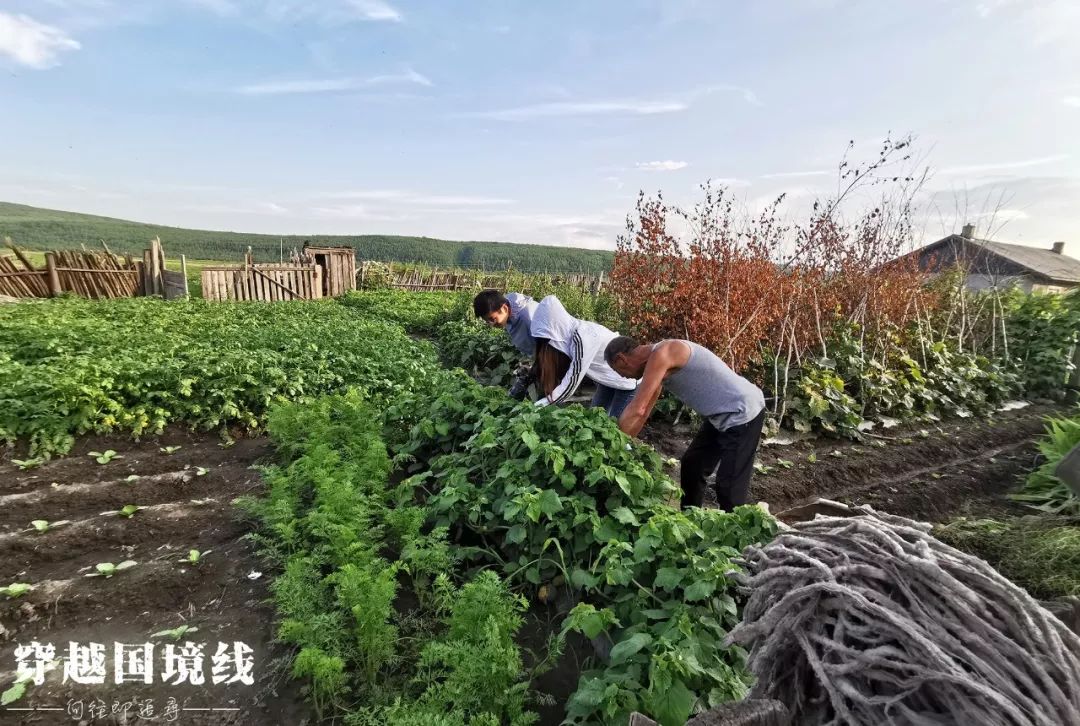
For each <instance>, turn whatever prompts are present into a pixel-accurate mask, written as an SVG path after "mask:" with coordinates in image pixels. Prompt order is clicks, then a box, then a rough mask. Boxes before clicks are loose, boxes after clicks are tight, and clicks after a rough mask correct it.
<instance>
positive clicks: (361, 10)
mask: <svg viewBox="0 0 1080 726" xmlns="http://www.w3.org/2000/svg"><path fill="white" fill-rule="evenodd" d="M346 4H347V5H350V6H352V8H353V10H354V11H355V12H356V13H357V14H358V15H359V17H361V18H363V19H364V20H384V21H390V22H394V23H400V22H401V21H402V20H404V18H403V17H402V15H401V12H400V11H398V9H397V8H395V7H393V6H392V5H390V4H389V3H385V2H382V0H347V2H346Z"/></svg>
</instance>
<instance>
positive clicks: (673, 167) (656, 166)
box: [634, 160, 690, 171]
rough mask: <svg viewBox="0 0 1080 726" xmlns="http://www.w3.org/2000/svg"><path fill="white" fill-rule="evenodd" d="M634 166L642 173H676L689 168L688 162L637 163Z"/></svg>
mask: <svg viewBox="0 0 1080 726" xmlns="http://www.w3.org/2000/svg"><path fill="white" fill-rule="evenodd" d="M634 166H635V167H636V168H638V169H641V170H642V171H678V170H679V169H685V168H686V167H688V166H690V162H688V161H671V160H667V161H639V162H638V163H636V164H634Z"/></svg>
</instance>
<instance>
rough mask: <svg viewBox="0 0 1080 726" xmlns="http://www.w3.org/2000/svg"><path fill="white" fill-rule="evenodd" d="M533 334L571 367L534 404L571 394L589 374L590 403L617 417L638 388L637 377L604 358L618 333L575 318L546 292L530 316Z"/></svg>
mask: <svg viewBox="0 0 1080 726" xmlns="http://www.w3.org/2000/svg"><path fill="white" fill-rule="evenodd" d="M531 332H532V337H534V338H536V339H537V340H546V341H547V342H548V344H549V345H551V346H552V347H554V348H555V349H556V350H557V351H559V352H560V353H563V354H564V355H566V356H567V357H568V358H569V359H570V368H569V369H568V370H567V371H566V375H565V376H563V379H562V381H560V382H559V385H558V386H556V387H555V390H554V391H552V392H551V395H550V396H546V397H544V398H541V399H540V400H539V401H537V402H536V405H537V406H549V405H551V404H553V403H562V402H563V401H565V400H566V399H567V398H569V397H570V396H572V395H574V393H575V392H576V391H577V389H578V387H579V386H580V385H581V383H582V382H583V381H584V380H585V378H586V377H588V378H590V379H591V380H592V381H593V383H595V384H596V394H595V395H594V396H593V399H592V403H591V404H590V405H592V406H599V407H601V408H603V409H604V410H605V411H607V412H608V414H609V415H610V416H614V417H615V418H618V417H619V415H620V414H622V412H623V409H625V408H626V405H627V404H628V403H630V401H631V399H633V397H634V392H635V391H636V390H637V383H638V382H637V381H636V380H634V379H633V378H624V377H622V376H620V375H619V374H618V373H616V372H615V371H614V370H613V369H612V368H611V366H609V365H608V364H607V361H605V360H604V350H605V349H606V348H607V345H608V343H610V342H611V341H612V340H614V339H615V338H616V337H618V333H615V332H612V331H610V330H608V329H607V328H605V327H604V326H603V325H600V323H594V322H591V321H588V320H578V319H577V318H575V317H573V316H572V315H570V313H568V312H566V308H564V307H563V304H562V303H561V302H559V298H557V297H555V296H554V295H548V296H547V297H545V298H544V299H543V300H541V301H540V304H539V305H537V306H536V310H535V311H534V312H533V316H532V326H531Z"/></svg>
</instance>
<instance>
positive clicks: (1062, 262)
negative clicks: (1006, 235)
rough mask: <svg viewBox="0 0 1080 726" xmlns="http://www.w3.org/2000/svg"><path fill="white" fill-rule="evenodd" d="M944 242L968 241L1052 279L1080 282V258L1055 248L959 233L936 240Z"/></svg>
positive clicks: (939, 242) (936, 243)
mask: <svg viewBox="0 0 1080 726" xmlns="http://www.w3.org/2000/svg"><path fill="white" fill-rule="evenodd" d="M943 242H952V243H957V242H966V243H968V244H972V245H975V246H978V247H982V248H983V249H985V250H986V251H987V252H990V253H992V254H995V255H1000V256H1001V257H1004V258H1005V259H1007V260H1010V261H1012V262H1014V263H1016V264H1017V265H1020V266H1021V267H1026V268H1027V269H1029V270H1031V271H1032V272H1034V273H1036V274H1038V275H1042V276H1043V277H1047V278H1050V279H1051V280H1054V281H1060V282H1071V283H1080V260H1077V259H1075V258H1073V257H1069V256H1068V255H1065V254H1058V253H1057V252H1054V251H1053V250H1049V249H1043V248H1039V247H1025V246H1024V245H1015V244H1009V243H1008V242H995V241H994V240H988V239H967V238H965V237H962V236H960V235H958V234H954V235H950V236H949V237H946V238H945V239H942V240H940V241H938V242H935V243H934V245H938V244H941V243H943ZM934 245H931V246H934Z"/></svg>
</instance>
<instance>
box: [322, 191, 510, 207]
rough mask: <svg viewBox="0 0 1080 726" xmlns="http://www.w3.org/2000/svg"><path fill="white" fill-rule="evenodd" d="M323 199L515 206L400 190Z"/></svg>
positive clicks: (489, 199)
mask: <svg viewBox="0 0 1080 726" xmlns="http://www.w3.org/2000/svg"><path fill="white" fill-rule="evenodd" d="M320 196H321V197H323V198H325V199H355V200H360V201H378V202H390V203H393V204H398V205H402V206H417V207H492V206H502V205H505V204H515V203H516V202H515V201H514V200H513V199H505V198H503V197H482V196H467V195H444V194H418V193H416V192H409V191H404V190H401V189H359V190H355V191H348V190H347V191H340V192H329V193H327V194H322V195H320Z"/></svg>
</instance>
